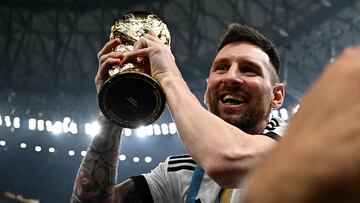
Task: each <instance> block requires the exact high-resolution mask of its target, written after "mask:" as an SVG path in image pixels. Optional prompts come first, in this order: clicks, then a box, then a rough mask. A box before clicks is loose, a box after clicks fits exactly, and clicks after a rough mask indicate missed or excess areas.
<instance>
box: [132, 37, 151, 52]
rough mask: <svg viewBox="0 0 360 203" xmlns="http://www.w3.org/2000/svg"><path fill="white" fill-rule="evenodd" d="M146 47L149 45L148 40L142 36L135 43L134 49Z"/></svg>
mask: <svg viewBox="0 0 360 203" xmlns="http://www.w3.org/2000/svg"><path fill="white" fill-rule="evenodd" d="M146 47H148V45H147V41H146V39H145V38H144V37H142V38H140V39H139V40H138V41H136V42H135V43H134V48H133V50H137V49H142V48H146Z"/></svg>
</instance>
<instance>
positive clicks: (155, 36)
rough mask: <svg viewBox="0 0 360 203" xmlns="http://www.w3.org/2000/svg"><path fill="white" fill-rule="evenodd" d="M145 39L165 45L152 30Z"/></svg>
mask: <svg viewBox="0 0 360 203" xmlns="http://www.w3.org/2000/svg"><path fill="white" fill-rule="evenodd" d="M144 38H145V39H149V40H151V41H154V42H161V43H163V42H162V41H161V40H160V39H159V37H158V36H157V35H156V33H155V32H154V31H153V30H150V31H149V32H148V33H147V34H145V35H144Z"/></svg>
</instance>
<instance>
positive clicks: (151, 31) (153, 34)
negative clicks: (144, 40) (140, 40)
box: [148, 30, 157, 37]
mask: <svg viewBox="0 0 360 203" xmlns="http://www.w3.org/2000/svg"><path fill="white" fill-rule="evenodd" d="M148 34H149V35H151V36H154V37H157V34H156V33H155V32H154V31H153V30H150V31H149V32H148Z"/></svg>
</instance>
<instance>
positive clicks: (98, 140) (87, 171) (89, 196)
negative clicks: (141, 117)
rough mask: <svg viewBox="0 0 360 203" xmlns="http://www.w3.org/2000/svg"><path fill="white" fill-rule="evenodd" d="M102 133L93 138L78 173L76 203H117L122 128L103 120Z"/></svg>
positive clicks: (73, 197) (73, 201) (74, 199)
mask: <svg viewBox="0 0 360 203" xmlns="http://www.w3.org/2000/svg"><path fill="white" fill-rule="evenodd" d="M98 120H99V123H100V125H101V126H102V127H101V132H100V133H99V134H98V135H97V136H95V137H94V138H93V141H92V142H91V144H90V146H89V148H88V150H87V153H86V156H85V158H84V160H83V162H82V163H81V166H80V169H79V171H78V174H77V177H76V180H75V185H74V190H73V196H72V199H71V202H72V203H80V202H82V203H84V202H89V203H91V202H94V203H95V202H96V203H100V202H101V203H110V202H113V201H114V196H115V195H114V194H115V184H116V175H117V174H116V172H117V165H118V151H119V146H120V134H121V128H120V127H118V126H116V125H114V124H113V123H111V122H110V121H108V120H107V119H106V118H104V117H103V116H99V119H98Z"/></svg>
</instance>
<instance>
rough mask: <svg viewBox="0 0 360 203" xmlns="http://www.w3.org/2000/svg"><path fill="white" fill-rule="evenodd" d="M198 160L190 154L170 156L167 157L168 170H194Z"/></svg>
mask: <svg viewBox="0 0 360 203" xmlns="http://www.w3.org/2000/svg"><path fill="white" fill-rule="evenodd" d="M195 166H196V162H195V161H194V160H193V159H192V158H191V156H190V155H189V154H182V155H175V156H170V157H169V158H168V159H167V171H168V172H174V171H181V170H188V171H194V170H195Z"/></svg>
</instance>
